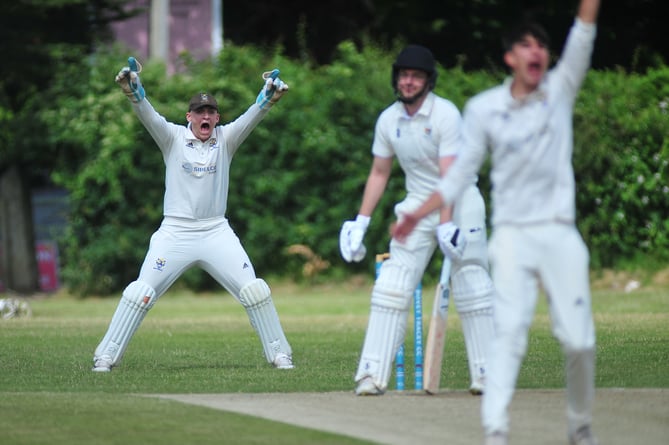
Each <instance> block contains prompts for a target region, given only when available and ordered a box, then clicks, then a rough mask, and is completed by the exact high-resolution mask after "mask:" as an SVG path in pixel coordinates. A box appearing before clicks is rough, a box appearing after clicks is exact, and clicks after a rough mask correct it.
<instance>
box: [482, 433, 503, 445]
mask: <svg viewBox="0 0 669 445" xmlns="http://www.w3.org/2000/svg"><path fill="white" fill-rule="evenodd" d="M508 443H509V441H508V439H507V437H506V433H502V432H501V431H497V432H495V433H492V434H489V435H487V436H485V445H507V444H508Z"/></svg>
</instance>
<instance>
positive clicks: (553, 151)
mask: <svg viewBox="0 0 669 445" xmlns="http://www.w3.org/2000/svg"><path fill="white" fill-rule="evenodd" d="M595 32H596V27H595V25H594V24H587V23H584V22H581V21H580V20H578V19H577V20H576V22H575V24H574V26H573V27H572V30H571V32H570V34H569V37H568V38H567V44H566V45H565V49H564V52H563V54H562V57H561V58H560V61H559V62H558V63H557V65H556V66H555V67H554V68H553V69H552V70H551V71H549V72H548V73H547V74H546V76H545V79H544V82H543V83H542V84H541V85H540V87H539V88H538V90H537V91H536V92H535V93H533V94H531V95H530V96H529V97H526V98H524V99H522V100H516V99H514V98H513V97H512V96H511V89H510V86H511V84H510V79H507V81H506V82H504V84H502V85H500V86H497V87H495V88H492V89H490V90H487V91H484V92H483V93H480V94H478V95H476V96H474V97H473V98H472V99H470V100H469V101H468V103H467V105H466V106H465V109H464V113H463V116H464V119H463V139H464V149H463V152H462V154H461V155H460V156H458V159H457V160H456V162H455V163H454V164H453V166H452V167H451V168H450V169H449V172H448V174H447V175H446V176H445V177H444V178H443V180H442V181H440V183H439V188H438V191H439V193H440V194H441V196H442V198H443V199H444V201H445V202H448V203H452V202H453V201H454V200H455V198H456V197H457V196H458V195H459V194H460V193H461V191H462V190H463V189H464V187H465V186H466V185H467V184H468V183H469V179H468V178H469V177H470V176H471V175H472V174H474V173H475V172H477V171H478V169H479V168H480V166H481V164H482V163H483V160H484V157H485V156H486V154H487V153H488V150H490V153H491V157H492V165H493V167H492V171H491V184H492V195H491V196H492V225H493V226H496V225H499V224H507V223H512V224H526V223H536V222H542V221H563V222H573V221H574V219H575V200H574V198H575V184H574V172H573V169H572V164H571V161H572V152H573V130H572V114H573V111H572V110H573V105H574V99H575V98H576V95H577V93H578V90H579V88H580V86H581V84H582V82H583V79H584V78H585V75H586V72H587V70H588V68H589V66H590V56H591V53H592V49H593V44H594V38H595Z"/></svg>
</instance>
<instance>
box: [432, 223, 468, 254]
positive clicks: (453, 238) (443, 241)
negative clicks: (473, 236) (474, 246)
mask: <svg viewBox="0 0 669 445" xmlns="http://www.w3.org/2000/svg"><path fill="white" fill-rule="evenodd" d="M437 240H438V241H439V248H440V249H441V251H442V252H444V255H446V256H447V257H449V258H450V259H452V260H456V261H459V260H461V259H462V254H463V253H464V251H465V247H466V246H467V239H466V238H465V235H464V234H463V233H462V231H461V230H460V228H459V227H458V226H456V225H455V224H454V223H453V221H448V222H445V223H443V224H439V225H438V226H437Z"/></svg>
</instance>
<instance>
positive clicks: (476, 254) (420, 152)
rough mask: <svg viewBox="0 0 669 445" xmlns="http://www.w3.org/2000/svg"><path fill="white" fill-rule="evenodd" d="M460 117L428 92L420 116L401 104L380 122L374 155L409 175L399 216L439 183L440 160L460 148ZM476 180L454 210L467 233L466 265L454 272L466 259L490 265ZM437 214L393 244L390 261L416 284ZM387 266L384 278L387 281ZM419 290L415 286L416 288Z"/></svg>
mask: <svg viewBox="0 0 669 445" xmlns="http://www.w3.org/2000/svg"><path fill="white" fill-rule="evenodd" d="M461 125H462V117H461V115H460V111H459V110H458V108H457V107H456V106H455V105H454V104H453V103H452V102H450V101H449V100H447V99H444V98H442V97H440V96H437V95H436V94H434V93H432V92H430V93H429V94H428V95H427V97H426V98H425V101H424V102H423V104H422V105H421V107H420V109H419V110H418V112H416V113H415V114H414V115H413V116H409V115H408V114H407V113H406V111H405V108H404V105H403V104H402V102H399V101H396V102H395V103H393V104H392V105H390V106H389V107H388V108H386V109H385V110H383V112H382V113H381V114H380V115H379V118H378V120H377V122H376V127H375V132H374V142H373V144H372V153H373V154H374V155H375V156H379V157H385V158H389V157H393V156H395V157H396V158H397V161H398V163H399V165H400V167H401V168H402V170H403V172H404V175H405V188H406V192H407V194H406V197H405V198H404V199H403V200H402V201H401V202H399V203H397V204H396V205H395V214H396V215H397V217H398V218H401V215H402V214H404V213H409V212H411V211H413V210H414V209H416V208H418V207H419V206H420V205H421V204H422V203H423V202H424V201H425V200H426V199H427V197H428V196H429V195H430V193H432V192H433V191H434V189H435V187H436V186H437V183H438V182H439V177H440V171H439V158H440V157H444V156H453V155H456V154H457V153H458V151H459V150H460V149H461ZM476 180H477V176H476V174H471V175H469V177H468V178H467V180H466V182H467V186H466V191H465V193H464V194H463V195H462V197H460V198H459V199H458V201H457V202H456V204H455V207H454V213H453V221H454V222H455V223H456V224H457V225H458V226H459V227H460V228H461V229H463V230H465V231H466V232H467V233H468V244H467V249H465V253H464V258H463V262H462V263H460V262H458V263H457V264H454V268H453V272H454V273H455V271H456V270H457V269H458V268H459V267H460V266H461V264H464V262H465V261H469V260H470V259H476V260H477V261H478V262H480V263H481V264H483V265H485V266H486V267H487V261H488V259H487V251H486V240H485V236H486V230H485V203H484V202H483V198H482V197H481V194H480V192H479V189H478V187H477V186H476ZM438 224H439V212H438V211H436V212H433V213H432V214H431V215H429V216H428V217H427V218H424V219H423V220H421V222H420V223H419V225H418V227H417V229H416V230H415V231H414V232H413V233H412V234H411V235H410V236H409V238H408V239H407V240H406V242H404V243H399V242H397V241H396V240H395V239H393V240H391V242H390V256H391V261H397V262H400V263H401V264H402V265H403V266H405V267H408V268H409V269H411V270H413V271H414V272H415V277H414V278H415V280H416V281H418V280H419V279H420V277H421V276H422V275H423V271H424V270H425V267H426V266H427V264H428V262H429V261H430V259H431V258H432V255H433V253H434V250H435V248H436V246H437V238H436V227H437V225H438ZM384 278H385V277H384V276H383V268H382V270H381V276H380V279H381V280H383V279H384ZM414 287H415V285H414Z"/></svg>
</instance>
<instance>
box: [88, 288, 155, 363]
mask: <svg viewBox="0 0 669 445" xmlns="http://www.w3.org/2000/svg"><path fill="white" fill-rule="evenodd" d="M156 299H157V298H156V291H155V290H154V289H153V287H151V286H149V285H148V284H146V283H143V282H141V281H133V282H132V283H130V284H129V285H128V286H127V287H126V288H125V290H124V291H123V295H122V296H121V301H119V303H118V306H117V307H116V312H115V313H114V316H113V317H112V320H111V323H110V324H109V328H108V329H107V333H106V334H105V336H104V337H103V339H102V341H101V342H100V344H99V345H98V347H97V348H96V349H95V355H94V357H93V361H96V360H97V359H99V358H104V359H105V360H107V361H108V362H109V363H110V364H111V365H112V366H114V365H117V364H118V363H119V362H120V361H121V358H123V354H124V353H125V350H126V348H127V347H128V344H129V343H130V340H131V339H132V336H133V335H134V334H135V332H136V331H137V329H138V328H139V325H140V324H141V323H142V320H144V317H145V316H146V313H147V312H148V311H149V309H151V307H152V306H153V305H154V304H155V302H156Z"/></svg>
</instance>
